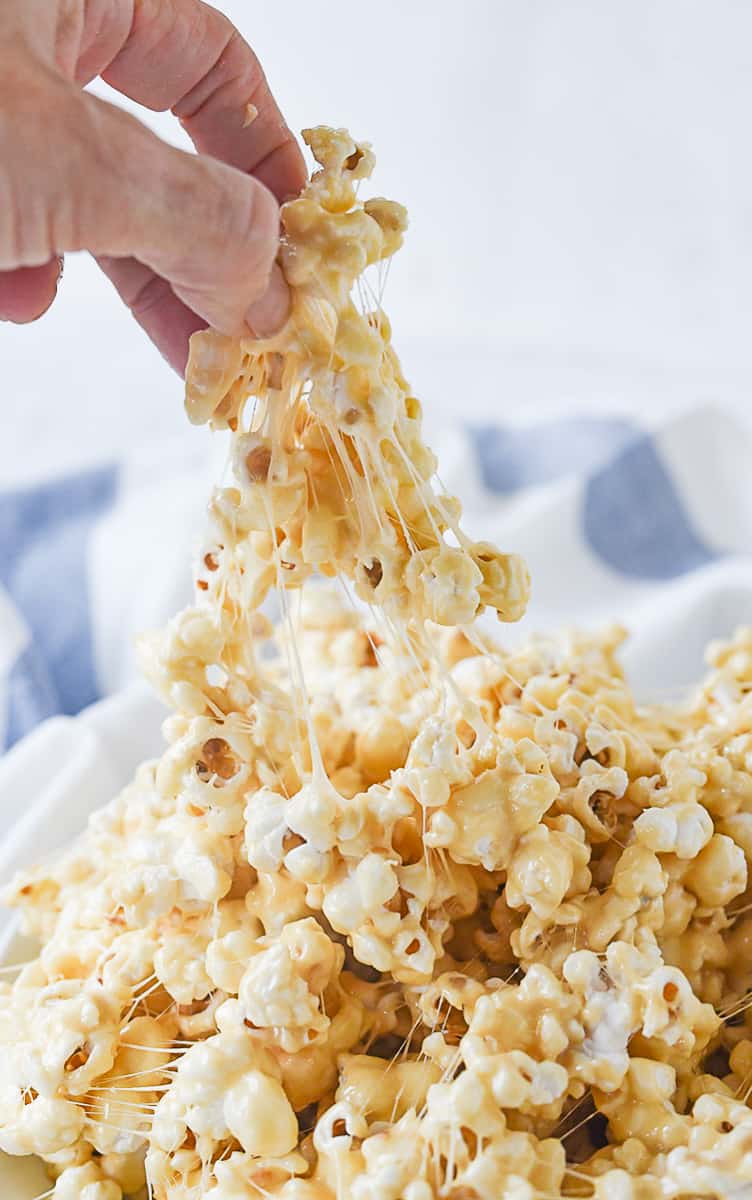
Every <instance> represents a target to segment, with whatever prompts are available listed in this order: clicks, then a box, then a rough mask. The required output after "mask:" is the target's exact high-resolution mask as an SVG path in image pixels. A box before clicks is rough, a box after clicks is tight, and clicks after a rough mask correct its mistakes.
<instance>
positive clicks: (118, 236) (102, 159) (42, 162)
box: [0, 77, 288, 335]
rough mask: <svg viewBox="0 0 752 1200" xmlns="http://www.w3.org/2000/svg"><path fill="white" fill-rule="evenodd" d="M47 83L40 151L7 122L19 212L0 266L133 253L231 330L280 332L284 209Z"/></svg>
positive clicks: (224, 172)
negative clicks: (278, 264)
mask: <svg viewBox="0 0 752 1200" xmlns="http://www.w3.org/2000/svg"><path fill="white" fill-rule="evenodd" d="M36 83H37V88H36V91H37V93H40V95H39V102H40V110H41V111H40V114H39V117H40V119H39V120H38V121H35V122H34V123H33V125H32V128H33V130H34V132H33V134H32V138H33V139H34V140H35V141H36V142H37V143H38V144H36V145H34V146H30V145H29V141H28V139H24V144H23V146H21V147H19V145H18V139H17V138H13V137H7V136H6V137H3V129H7V128H8V125H7V123H6V122H3V124H2V125H0V164H1V165H0V185H1V186H2V187H4V188H5V189H6V191H7V192H9V194H10V196H11V197H12V207H11V211H12V212H13V213H15V214H18V217H17V219H16V220H14V221H9V222H4V223H2V224H0V270H3V269H4V270H13V269H15V268H17V267H36V266H40V265H41V264H43V263H46V262H48V261H49V260H50V259H51V258H53V257H54V256H56V255H61V254H63V253H65V252H66V251H75V250H88V251H90V252H91V253H92V254H94V255H96V256H97V257H104V258H114V259H118V258H129V257H133V258H136V259H138V260H139V262H141V263H143V264H145V265H146V266H147V267H149V268H151V270H152V271H153V272H154V273H155V274H156V275H158V276H160V277H161V278H162V279H164V280H166V281H167V282H168V283H169V284H170V286H171V289H172V291H173V292H174V294H175V296H176V297H177V298H178V300H179V301H182V303H183V306H187V307H188V308H189V309H191V310H193V312H195V313H197V314H198V315H199V316H200V317H201V318H203V320H205V321H206V322H207V323H208V324H210V325H212V326H214V327H215V328H216V329H219V330H220V331H221V332H223V333H227V334H234V335H239V334H242V333H243V332H246V331H247V330H248V329H249V328H250V329H251V330H252V331H253V332H255V333H266V332H272V331H273V329H275V328H277V327H278V326H279V325H280V324H281V323H282V322H283V321H284V319H285V316H286V312H287V304H288V299H287V289H286V285H285V283H284V280H283V278H282V276H281V273H280V272H279V271H275V270H273V267H274V259H275V255H276V252H277V246H278V240H279V208H278V205H277V202H276V200H275V199H274V197H273V196H272V194H271V192H269V191H268V190H267V189H266V188H265V187H264V186H263V184H261V183H259V182H258V181H257V180H255V179H253V178H251V177H249V176H247V175H244V174H243V173H242V172H240V171H238V170H236V169H235V168H233V167H230V166H227V165H226V164H224V163H221V162H219V161H217V160H215V159H212V158H208V157H197V156H195V155H193V154H187V153H185V152H183V151H181V150H177V149H175V148H174V147H172V146H169V145H167V144H166V143H164V142H162V141H161V140H160V139H159V138H158V137H156V135H154V134H153V133H151V131H150V130H148V129H147V128H146V127H145V126H144V125H142V124H141V123H140V122H139V121H137V120H135V119H134V118H133V117H131V116H129V115H128V114H127V113H125V112H123V111H122V110H120V109H118V108H115V107H114V106H112V105H109V104H107V103H106V102H105V101H103V100H100V99H98V98H97V97H95V96H92V95H89V94H88V93H82V92H79V91H77V89H75V87H73V86H71V85H69V84H67V82H66V81H64V80H61V79H58V78H57V77H51V78H48V79H47V80H46V82H45V86H44V87H43V88H41V89H40V87H39V79H38V77H37V80H36ZM50 91H51V92H52V93H53V94H52V95H50V94H49V92H50ZM28 106H29V97H28V96H27V97H26V99H25V109H26V110H28ZM42 116H43V118H44V119H42ZM27 128H28V124H27ZM4 143H5V144H4ZM3 177H4V178H3Z"/></svg>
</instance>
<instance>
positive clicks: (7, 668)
mask: <svg viewBox="0 0 752 1200" xmlns="http://www.w3.org/2000/svg"><path fill="white" fill-rule="evenodd" d="M441 441H442V442H443V444H440V446H439V454H440V460H441V463H442V478H443V480H444V483H445V484H446V486H447V487H448V488H449V490H450V491H454V492H457V493H459V495H460V496H461V497H462V499H463V501H464V504H465V511H466V525H467V527H468V528H469V529H471V530H472V531H473V534H474V535H475V536H477V537H478V538H489V539H493V540H495V541H497V542H498V543H499V544H500V545H502V546H503V547H504V548H505V549H515V550H519V551H520V552H522V553H523V554H524V555H525V556H526V558H527V560H528V562H529V564H530V568H531V572H532V576H533V584H534V593H533V603H532V605H531V610H530V613H529V615H528V616H527V617H526V618H525V620H524V621H523V622H522V624H521V626H520V627H519V628H515V629H514V630H512V629H509V628H508V627H505V628H504V629H503V630H502V631H501V636H502V638H504V639H506V640H507V641H508V640H510V639H516V638H518V637H519V636H521V635H522V634H524V633H526V632H528V631H529V630H531V629H533V628H541V627H551V626H555V625H561V624H562V623H570V624H571V623H577V624H579V625H583V626H592V625H594V624H598V623H600V622H603V621H604V620H607V619H611V618H614V617H616V618H618V619H620V620H622V621H624V622H625V623H626V624H627V625H628V626H630V627H632V628H634V630H635V635H636V636H635V639H634V642H633V645H632V646H631V648H630V649H629V650H628V652H627V653H628V663H629V665H630V667H631V669H632V671H633V673H634V676H635V678H636V682H637V684H638V686H639V687H640V688H642V690H643V692H651V691H652V692H655V691H656V690H657V689H661V690H663V689H665V688H669V687H674V686H680V685H684V684H686V683H687V682H689V681H690V680H691V679H692V678H693V677H695V676H696V675H697V673H698V672H699V670H700V668H701V661H702V660H701V653H702V647H703V645H704V644H705V642H706V641H707V640H708V639H709V638H711V637H715V636H721V635H725V634H727V633H729V632H730V631H731V629H732V628H733V627H734V626H735V625H736V624H738V623H741V622H745V621H749V620H752V479H750V474H751V471H752V454H751V453H750V451H751V450H752V446H751V445H750V434H749V433H748V431H747V430H746V429H745V428H742V427H740V425H739V424H738V423H737V422H736V421H734V420H732V419H731V418H730V417H729V416H728V415H726V414H725V413H724V412H723V411H722V410H719V409H711V408H703V409H697V410H694V411H691V412H689V413H686V414H684V415H683V416H681V417H680V418H678V419H674V420H672V421H671V422H670V423H669V424H667V425H666V426H665V427H664V428H662V429H660V430H657V431H656V430H653V431H652V432H649V431H648V430H647V429H644V428H640V427H639V426H638V425H636V424H635V423H633V422H632V421H630V420H624V419H616V418H595V417H592V416H590V417H582V418H571V419H566V420H559V421H556V422H553V423H551V422H549V423H546V424H539V425H529V426H514V427H513V426H506V425H504V424H501V423H499V424H485V425H479V426H473V427H471V428H466V429H463V430H462V431H460V436H458V431H457V430H456V429H455V430H451V431H447V436H446V437H444V438H443V439H441ZM215 449H216V454H215V455H214V459H213V461H211V462H209V461H204V462H197V461H195V460H192V461H188V462H186V461H185V460H182V461H180V460H178V461H173V462H172V463H170V461H169V460H168V461H167V462H166V461H165V456H164V454H163V453H160V455H159V457H158V458H157V457H156V456H153V457H151V458H143V457H142V458H139V459H137V460H133V461H128V462H124V463H119V464H110V465H106V466H103V467H100V468H98V469H96V470H90V471H87V472H85V473H83V474H78V475H75V476H72V477H69V478H63V479H57V480H51V481H50V482H47V483H44V484H42V485H40V486H36V487H33V488H29V489H28V490H15V491H7V492H5V493H0V745H1V746H5V747H10V746H11V745H13V744H14V743H15V742H16V741H18V740H19V739H20V738H22V737H23V736H24V735H25V734H27V733H28V732H29V731H30V730H31V729H32V728H34V726H36V725H37V724H38V723H39V722H40V721H43V720H44V719H45V718H48V717H51V716H53V715H55V714H68V715H72V714H75V713H77V712H78V711H79V710H80V709H82V708H84V707H85V706H86V705H89V704H91V703H92V702H93V701H95V700H97V699H99V698H101V697H103V696H105V695H109V694H112V693H114V692H117V691H118V690H119V689H121V688H123V687H124V686H126V685H127V684H129V683H130V682H131V681H132V680H133V678H134V674H135V668H134V662H133V655H132V640H133V637H134V636H135V634H136V633H137V632H138V631H139V630H141V629H144V628H149V627H153V626H158V625H160V624H161V623H162V622H163V621H164V620H166V619H167V618H168V617H169V616H170V615H171V614H172V613H173V612H174V611H176V610H177V609H178V607H179V606H180V605H181V604H182V603H183V602H184V601H185V600H186V598H187V597H188V596H189V594H190V571H189V565H190V559H191V552H192V550H193V548H194V547H193V545H192V539H193V538H195V536H196V531H200V529H201V522H202V510H203V507H204V503H205V500H206V496H207V494H208V490H209V485H210V480H211V477H212V474H213V473H214V472H215V470H216V458H217V455H218V454H219V453H220V452H221V453H222V454H223V453H224V448H223V447H222V446H215Z"/></svg>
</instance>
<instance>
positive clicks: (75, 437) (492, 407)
mask: <svg viewBox="0 0 752 1200" xmlns="http://www.w3.org/2000/svg"><path fill="white" fill-rule="evenodd" d="M220 7H222V8H223V9H224V11H225V12H226V13H227V14H228V15H229V16H230V17H232V18H233V19H234V20H235V21H236V23H237V25H238V26H239V28H240V29H241V30H242V31H243V33H244V34H245V35H246V36H247V37H248V39H249V40H250V41H251V42H252V44H253V45H254V47H255V48H256V50H257V52H258V54H259V56H260V57H261V59H262V61H263V62H264V64H265V66H266V68H267V73H268V75H269V77H270V79H271V82H272V84H273V87H274V89H275V91H276V94H277V96H278V97H279V100H280V103H281V105H282V107H283V109H284V110H285V112H286V114H287V116H288V120H289V123H290V124H291V126H292V127H293V128H295V129H299V128H300V127H301V126H303V125H306V124H312V123H319V122H327V123H335V124H345V125H348V126H349V127H350V128H351V129H352V131H353V132H354V133H355V134H356V135H357V136H360V137H365V138H368V139H370V140H371V141H372V142H373V144H374V146H375V149H376V152H377V155H378V158H379V167H378V169H377V176H376V179H375V189H376V191H378V192H383V193H384V194H386V195H389V196H394V197H395V198H398V199H401V200H403V201H404V202H405V203H407V205H408V207H409V209H410V214H411V219H412V226H411V230H410V233H409V237H408V241H407V245H406V248H405V250H404V251H403V252H402V254H401V255H400V261H399V262H398V263H397V264H395V267H394V270H393V272H392V275H391V279H390V284H389V289H388V293H387V297H386V307H387V308H388V309H389V310H390V312H391V315H392V318H393V325H394V327H395V330H396V335H397V342H398V345H399V346H400V348H401V349H402V352H403V357H404V360H405V364H406V368H407V371H408V375H410V376H411V377H412V378H413V381H414V383H415V384H416V389H417V391H418V394H419V395H422V397H423V399H424V403H425V407H426V410H427V412H428V415H429V418H433V419H436V420H438V419H444V417H445V416H446V415H447V414H449V413H456V412H459V413H460V414H461V415H465V414H467V413H468V412H475V413H479V412H483V413H484V414H491V413H492V414H497V415H498V416H499V417H500V418H504V417H508V416H509V417H512V418H515V419H519V418H521V417H524V416H525V415H526V414H527V413H529V412H531V411H532V410H533V409H534V408H542V409H544V410H546V409H548V408H549V407H552V406H553V407H557V408H560V407H561V406H565V407H566V408H568V409H575V408H584V407H587V408H593V407H596V408H598V407H605V408H614V407H616V408H624V407H626V408H634V407H640V408H643V409H645V410H647V411H650V412H663V411H665V410H666V409H667V408H669V407H673V406H677V405H683V404H685V403H692V402H695V401H697V400H703V399H720V400H722V401H726V402H729V403H731V404H734V405H737V406H738V407H740V408H742V409H744V408H746V405H747V394H748V390H749V384H750V380H751V379H752V338H750V328H751V327H752V320H751V318H752V270H750V267H751V266H752V204H751V202H752V197H751V196H750V187H751V184H752V174H751V171H750V136H749V130H750V118H751V117H752V5H750V4H749V3H747V2H746V0H712V3H711V2H709V0H658V2H656V0H496V2H495V3H494V2H493V0H462V2H458V0H454V2H452V3H450V2H449V0H431V2H429V0H380V3H379V4H377V5H373V4H365V3H362V2H361V3H357V4H356V3H345V2H344V0H319V2H318V3H315V4H312V3H310V0H286V2H285V3H284V4H282V3H276V2H272V0H266V2H265V3H255V4H251V3H249V2H248V0H224V2H223V3H221V4H220ZM102 90H103V91H106V89H102ZM144 119H147V120H148V121H149V122H150V123H152V124H153V125H154V126H155V127H156V128H157V129H158V130H159V131H160V132H161V133H162V134H163V136H166V137H170V138H172V139H174V140H176V141H179V140H180V138H181V136H182V135H181V134H180V131H179V129H178V128H177V125H176V123H174V122H173V121H172V120H171V118H169V117H168V116H155V115H153V114H144ZM0 219H1V214H0ZM176 219H177V220H179V219H180V215H179V214H176ZM0 364H1V365H2V390H3V396H2V401H1V402H0V432H1V434H2V444H3V453H2V456H0V483H5V482H10V481H14V482H15V481H29V480H31V479H33V478H36V477H38V476H40V475H45V474H49V472H50V471H59V470H64V469H66V468H67V467H69V466H71V465H78V464H82V463H84V462H91V461H96V460H100V459H102V458H103V457H107V456H118V455H120V454H121V453H122V452H123V450H124V449H125V447H127V446H130V445H133V444H135V443H139V442H143V441H145V440H147V439H148V440H150V441H152V443H154V442H156V443H157V444H158V445H164V446H165V447H166V446H167V444H168V443H170V445H171V446H172V448H173V452H174V451H175V450H176V449H177V450H178V452H179V447H180V445H181V444H182V443H183V442H186V443H192V444H194V445H195V444H199V443H200V439H202V438H205V437H206V434H205V433H204V432H203V431H194V430H188V429H187V428H186V424H185V421H184V418H183V417H182V413H181V387H180V383H179V381H178V380H177V379H176V378H175V377H174V376H173V375H172V374H171V372H170V371H169V369H168V368H167V367H166V366H165V365H164V364H163V363H162V361H161V360H160V358H159V356H158V355H157V353H156V352H155V351H154V350H153V349H152V348H151V347H150V346H149V344H148V343H147V342H146V340H145V339H144V337H143V335H142V334H141V333H140V331H139V330H138V329H137V328H136V327H135V326H134V325H133V324H132V323H131V321H130V318H129V317H128V315H127V314H126V313H124V312H123V311H122V310H121V308H120V306H119V302H118V301H117V299H116V297H115V296H114V293H112V292H111V290H110V287H109V284H107V283H106V281H104V280H103V279H101V278H100V277H99V275H98V272H97V269H96V267H95V266H94V265H93V264H92V263H91V262H90V261H88V260H87V259H86V258H85V257H83V256H81V257H78V258H76V259H72V260H71V261H70V262H69V263H68V265H67V269H66V275H65V279H64V281H63V285H62V289H61V293H60V296H59V299H58V302H57V303H56V305H55V306H54V309H53V310H52V312H51V313H50V314H49V315H48V316H46V317H45V318H44V320H43V321H42V322H40V323H39V324H37V325H35V326H33V327H30V328H26V329H16V328H13V327H10V326H7V325H2V326H0Z"/></svg>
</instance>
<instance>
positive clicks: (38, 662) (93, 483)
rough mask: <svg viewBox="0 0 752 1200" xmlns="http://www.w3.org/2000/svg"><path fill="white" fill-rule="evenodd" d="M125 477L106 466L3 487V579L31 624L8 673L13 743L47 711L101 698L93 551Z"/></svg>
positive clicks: (8, 729)
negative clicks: (93, 537)
mask: <svg viewBox="0 0 752 1200" xmlns="http://www.w3.org/2000/svg"><path fill="white" fill-rule="evenodd" d="M117 477H118V472H117V468H116V467H115V466H106V467H101V468H97V469H95V470H91V471H86V472H83V473H82V474H80V475H76V476H72V477H70V478H65V479H60V480H56V481H54V482H52V483H45V484H41V485H39V486H37V487H33V488H26V489H19V490H16V491H6V492H0V582H2V584H3V586H4V587H5V589H6V591H7V592H8V593H9V595H10V597H11V599H12V600H13V602H14V604H15V606H16V608H17V609H18V611H19V612H20V613H21V615H22V616H23V618H24V620H25V621H26V624H27V625H28V626H29V629H30V631H31V642H30V646H29V647H28V648H27V650H26V651H25V652H24V654H22V656H21V657H20V658H19V660H18V662H17V663H16V664H15V667H14V669H13V671H12V672H11V676H10V678H9V681H8V683H9V696H8V701H9V704H8V720H7V727H6V732H5V743H6V745H7V746H9V745H11V744H12V743H13V742H14V741H17V740H18V738H19V737H21V736H22V735H23V734H24V733H27V732H28V731H29V729H30V728H32V727H33V725H34V724H36V723H37V722H38V721H39V720H41V719H42V718H44V717H47V716H50V715H52V714H53V713H55V712H61V713H76V712H78V711H79V710H80V709H81V708H84V707H85V706H86V705H87V704H90V703H91V702H92V701H93V700H96V699H97V698H98V687H97V679H96V670H95V666H94V649H93V642H92V628H91V617H90V611H89V608H90V605H89V600H90V598H89V586H88V557H87V551H88V541H89V535H90V533H91V529H92V527H93V525H94V524H95V522H96V521H97V519H98V518H99V517H100V516H101V515H102V514H103V513H104V512H106V511H107V509H108V508H110V507H111V505H112V503H113V500H114V498H115V494H116V491H117Z"/></svg>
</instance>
